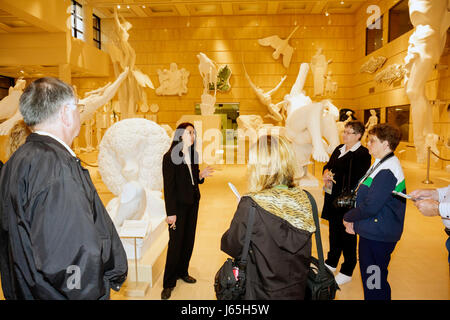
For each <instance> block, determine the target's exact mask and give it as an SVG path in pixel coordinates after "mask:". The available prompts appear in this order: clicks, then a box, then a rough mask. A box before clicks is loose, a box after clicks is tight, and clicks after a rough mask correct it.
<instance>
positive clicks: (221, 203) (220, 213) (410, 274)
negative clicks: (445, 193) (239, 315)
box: [0, 161, 450, 300]
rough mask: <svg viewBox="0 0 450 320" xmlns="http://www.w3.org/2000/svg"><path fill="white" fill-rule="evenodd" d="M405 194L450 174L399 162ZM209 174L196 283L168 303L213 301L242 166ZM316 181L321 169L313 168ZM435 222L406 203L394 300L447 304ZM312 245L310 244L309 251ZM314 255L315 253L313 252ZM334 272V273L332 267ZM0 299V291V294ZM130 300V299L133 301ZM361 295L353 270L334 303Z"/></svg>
mask: <svg viewBox="0 0 450 320" xmlns="http://www.w3.org/2000/svg"><path fill="white" fill-rule="evenodd" d="M402 165H403V168H404V171H405V176H406V186H407V190H408V191H412V190H413V189H416V188H423V187H442V186H446V185H448V184H449V183H450V174H448V173H446V172H445V171H442V170H434V171H431V176H430V177H431V180H432V181H433V182H434V184H433V185H424V184H422V183H421V181H422V180H424V178H425V172H426V171H425V168H424V167H423V166H418V165H417V164H415V163H410V162H407V161H402ZM216 168H217V169H218V170H217V171H216V173H215V175H214V177H211V178H209V179H207V181H206V182H205V184H204V185H202V186H201V193H202V199H201V201H200V210H199V219H198V225H197V233H196V241H195V247H194V253H193V256H192V259H191V263H190V269H189V272H190V274H191V275H192V276H193V277H195V278H196V279H197V283H196V284H187V283H184V282H183V281H182V280H179V281H178V282H177V286H176V288H175V290H174V291H173V292H172V297H171V299H183V300H197V299H201V300H204V299H206V300H209V299H215V295H214V290H213V279H214V275H215V273H216V271H217V269H218V268H219V267H220V266H221V265H222V263H223V261H224V260H225V259H226V257H227V256H226V254H224V253H223V252H221V251H220V238H221V236H222V234H223V233H224V232H225V230H227V228H228V226H229V224H230V222H231V219H232V217H233V214H234V212H235V209H236V205H237V202H236V198H235V196H234V195H233V193H232V192H231V191H230V189H229V188H228V186H227V182H229V181H230V182H232V183H233V184H234V185H235V186H236V187H237V189H238V190H239V191H240V192H241V194H242V193H245V191H246V167H245V166H244V165H222V166H216ZM315 171H316V176H318V172H321V168H316V170H315ZM91 175H92V177H93V181H94V183H95V184H96V187H97V188H98V191H99V194H100V196H101V198H102V200H103V201H104V202H105V204H106V203H107V201H108V200H109V199H111V197H112V195H111V194H110V193H109V192H108V190H107V189H106V188H105V186H104V185H103V184H102V182H101V179H100V178H99V175H98V173H97V172H96V170H95V169H91ZM443 228H444V227H443V224H442V222H441V220H440V218H438V217H435V218H427V217H423V216H422V215H421V214H420V213H419V211H418V210H417V209H416V208H415V207H414V206H413V204H412V203H411V202H410V201H408V205H407V210H406V221H405V228H404V233H403V236H402V239H401V240H400V242H399V243H398V244H397V247H396V248H395V251H394V253H393V256H392V259H391V263H390V266H389V277H388V280H389V283H390V285H391V288H392V298H393V299H395V300H403V299H406V300H414V299H424V300H428V299H431V300H449V299H450V279H449V264H448V260H447V258H448V252H447V250H446V248H445V241H446V239H447V235H446V234H445V232H444V230H443ZM321 231H322V242H323V246H324V251H325V255H326V252H327V251H328V224H327V222H326V221H325V220H322V221H321ZM314 247H315V244H313V248H314ZM313 254H314V255H315V249H314V250H313ZM338 270H339V268H338ZM161 290H162V276H161V277H159V278H158V279H157V280H156V282H155V283H154V285H153V287H152V288H150V289H149V290H148V292H147V295H146V296H144V297H141V298H139V299H151V300H158V299H160V294H161ZM111 297H112V299H117V300H122V299H130V298H128V297H126V296H125V295H124V294H123V290H121V291H120V292H119V293H115V292H113V293H112V296H111ZM0 298H2V296H1V292H0ZM133 299H136V298H133ZM361 299H363V290H362V284H361V276H360V272H359V265H357V267H356V269H355V272H354V274H353V280H352V281H351V282H350V283H347V284H345V285H343V286H342V287H341V290H340V291H338V293H337V300H361Z"/></svg>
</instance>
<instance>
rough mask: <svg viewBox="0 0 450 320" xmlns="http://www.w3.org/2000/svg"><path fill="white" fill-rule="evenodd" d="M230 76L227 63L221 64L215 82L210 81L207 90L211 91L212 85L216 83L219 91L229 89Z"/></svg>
mask: <svg viewBox="0 0 450 320" xmlns="http://www.w3.org/2000/svg"><path fill="white" fill-rule="evenodd" d="M230 78H231V69H230V67H229V66H228V65H224V66H221V67H220V68H219V70H218V71H217V81H216V84H214V83H210V84H209V90H211V91H213V90H214V85H216V88H217V90H218V91H220V92H227V91H229V90H230V89H231V84H230Z"/></svg>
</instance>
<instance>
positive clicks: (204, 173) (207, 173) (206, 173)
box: [200, 166, 214, 180]
mask: <svg viewBox="0 0 450 320" xmlns="http://www.w3.org/2000/svg"><path fill="white" fill-rule="evenodd" d="M213 172H214V168H213V167H211V166H207V167H206V168H205V169H203V170H202V172H200V180H201V179H203V178H206V177H211V176H212V173H213Z"/></svg>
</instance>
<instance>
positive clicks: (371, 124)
mask: <svg viewBox="0 0 450 320" xmlns="http://www.w3.org/2000/svg"><path fill="white" fill-rule="evenodd" d="M377 124H378V117H377V112H376V111H375V110H374V109H370V117H369V119H367V123H366V125H365V128H366V130H365V131H364V135H363V137H362V138H361V141H362V142H363V143H366V140H367V137H368V135H369V131H370V129H372V128H373V127H374V126H376V125H377Z"/></svg>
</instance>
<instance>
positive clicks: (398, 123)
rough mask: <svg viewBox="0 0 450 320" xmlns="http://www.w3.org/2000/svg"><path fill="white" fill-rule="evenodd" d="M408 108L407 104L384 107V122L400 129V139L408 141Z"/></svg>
mask: <svg viewBox="0 0 450 320" xmlns="http://www.w3.org/2000/svg"><path fill="white" fill-rule="evenodd" d="M409 108H410V105H409V104H407V105H402V106H395V107H388V108H386V122H387V123H389V124H390V125H393V126H395V127H397V128H399V129H400V131H401V133H402V139H401V141H408V137H409V126H410V123H409Z"/></svg>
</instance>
